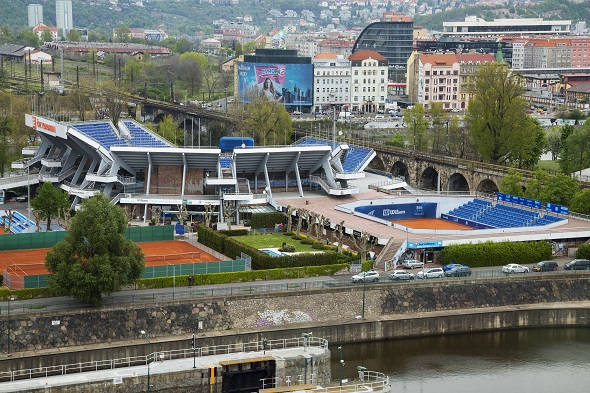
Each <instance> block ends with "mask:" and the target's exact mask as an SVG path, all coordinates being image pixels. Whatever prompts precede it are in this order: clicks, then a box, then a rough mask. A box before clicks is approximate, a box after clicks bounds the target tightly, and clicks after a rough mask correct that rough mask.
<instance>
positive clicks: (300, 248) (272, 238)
mask: <svg viewBox="0 0 590 393" xmlns="http://www.w3.org/2000/svg"><path fill="white" fill-rule="evenodd" d="M232 239H236V240H237V241H239V242H242V243H244V244H247V245H249V246H251V247H254V248H258V249H260V248H280V247H282V246H283V243H287V244H292V245H293V246H295V252H312V251H313V252H318V251H321V250H316V249H313V248H311V244H301V242H300V241H299V240H293V239H291V236H285V235H283V234H282V233H271V234H266V235H247V236H232Z"/></svg>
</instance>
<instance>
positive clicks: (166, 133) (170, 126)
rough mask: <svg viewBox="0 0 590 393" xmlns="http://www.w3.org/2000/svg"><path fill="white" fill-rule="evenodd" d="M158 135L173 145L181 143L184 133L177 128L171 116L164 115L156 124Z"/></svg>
mask: <svg viewBox="0 0 590 393" xmlns="http://www.w3.org/2000/svg"><path fill="white" fill-rule="evenodd" d="M157 133H158V135H160V136H161V137H162V138H165V139H166V140H168V141H170V142H172V143H174V144H175V145H183V142H184V135H183V132H182V130H180V129H179V128H178V126H177V125H176V123H175V122H174V119H173V118H172V116H169V115H166V116H164V118H163V119H162V121H161V122H160V123H159V124H158V130H157Z"/></svg>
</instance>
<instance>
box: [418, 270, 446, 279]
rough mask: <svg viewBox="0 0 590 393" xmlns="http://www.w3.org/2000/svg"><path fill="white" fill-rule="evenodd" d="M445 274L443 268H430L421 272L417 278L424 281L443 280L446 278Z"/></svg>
mask: <svg viewBox="0 0 590 393" xmlns="http://www.w3.org/2000/svg"><path fill="white" fill-rule="evenodd" d="M444 274H445V272H443V270H442V268H441V267H429V268H428V269H424V270H423V271H421V272H418V274H417V275H416V278H419V279H423V278H441V277H442V276H444Z"/></svg>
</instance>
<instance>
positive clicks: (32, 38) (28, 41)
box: [16, 29, 41, 48]
mask: <svg viewBox="0 0 590 393" xmlns="http://www.w3.org/2000/svg"><path fill="white" fill-rule="evenodd" d="M16 41H17V42H18V43H19V44H22V45H26V46H32V47H34V48H36V47H38V46H39V45H40V44H41V41H40V40H39V36H38V35H37V34H36V33H34V32H33V30H30V29H25V30H22V31H21V32H20V33H18V35H17V37H16Z"/></svg>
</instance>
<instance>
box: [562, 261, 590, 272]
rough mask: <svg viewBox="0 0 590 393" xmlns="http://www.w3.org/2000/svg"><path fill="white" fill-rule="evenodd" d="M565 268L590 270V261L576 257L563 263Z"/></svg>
mask: <svg viewBox="0 0 590 393" xmlns="http://www.w3.org/2000/svg"><path fill="white" fill-rule="evenodd" d="M563 268H564V269H565V270H590V261H589V260H587V259H574V260H573V261H570V262H568V263H566V264H565V265H563Z"/></svg>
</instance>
